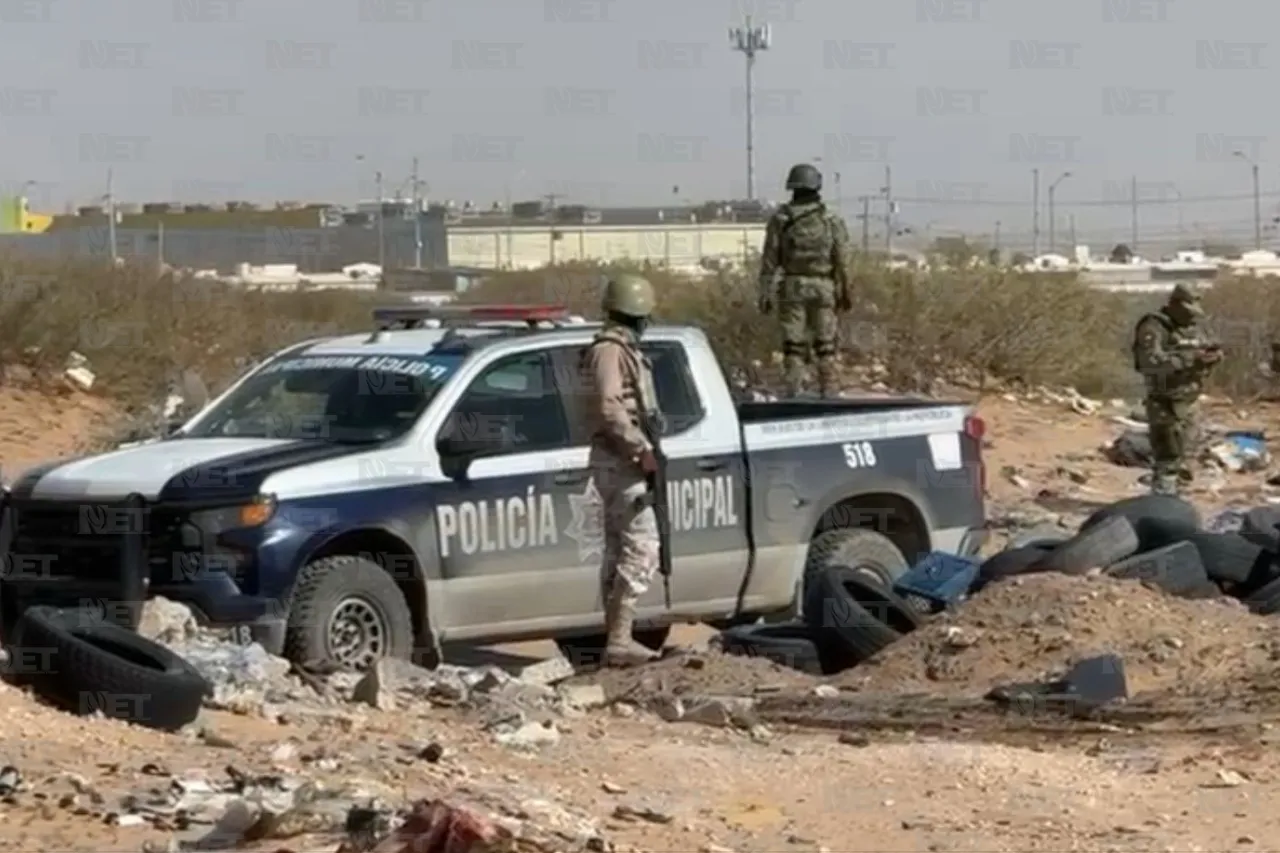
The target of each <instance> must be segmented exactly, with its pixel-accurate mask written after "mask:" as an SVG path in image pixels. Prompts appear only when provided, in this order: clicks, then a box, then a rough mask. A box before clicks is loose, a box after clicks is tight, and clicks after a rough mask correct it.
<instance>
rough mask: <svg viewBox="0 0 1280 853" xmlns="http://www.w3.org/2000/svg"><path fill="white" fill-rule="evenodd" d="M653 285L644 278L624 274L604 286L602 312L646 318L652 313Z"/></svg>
mask: <svg viewBox="0 0 1280 853" xmlns="http://www.w3.org/2000/svg"><path fill="white" fill-rule="evenodd" d="M654 302H655V300H654V296H653V285H652V284H650V283H649V279H647V278H645V277H644V276H640V275H635V274H633V273H624V274H622V275H617V276H614V277H613V278H611V279H609V282H608V283H607V284H606V285H605V286H604V310H605V312H606V313H608V312H615V313H618V314H625V315H627V316H628V317H648V316H649V315H650V314H652V313H653V305H654Z"/></svg>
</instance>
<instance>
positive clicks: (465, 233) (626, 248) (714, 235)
mask: <svg viewBox="0 0 1280 853" xmlns="http://www.w3.org/2000/svg"><path fill="white" fill-rule="evenodd" d="M557 230H558V231H559V233H560V234H561V238H560V239H559V240H556V241H555V242H554V244H553V242H552V240H551V230H550V229H548V228H547V227H546V226H540V227H536V228H530V227H527V226H526V227H518V228H511V229H506V228H456V227H454V228H449V229H448V232H447V233H448V240H449V263H450V265H452V266H464V267H481V268H485V269H511V268H521V269H530V268H535V267H540V266H543V265H545V264H548V263H551V262H564V261H577V260H592V261H604V262H610V261H622V260H631V261H637V262H640V261H648V262H650V263H654V264H666V265H669V266H672V267H691V266H697V265H698V263H699V262H700V261H701V260H702V259H703V258H725V259H728V260H731V261H735V262H741V261H742V259H743V258H744V256H745V255H747V254H751V253H758V252H759V251H760V248H761V246H762V245H763V244H764V231H765V226H764V224H763V223H759V224H757V223H744V224H735V223H705V224H698V225H684V224H681V225H642V226H632V227H620V226H599V225H594V226H592V225H569V226H563V227H559V228H557Z"/></svg>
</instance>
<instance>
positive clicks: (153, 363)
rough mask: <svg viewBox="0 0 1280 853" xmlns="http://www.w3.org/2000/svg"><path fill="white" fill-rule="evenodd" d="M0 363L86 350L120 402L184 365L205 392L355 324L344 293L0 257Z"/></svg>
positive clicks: (363, 314) (354, 302)
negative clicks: (255, 364) (253, 365)
mask: <svg viewBox="0 0 1280 853" xmlns="http://www.w3.org/2000/svg"><path fill="white" fill-rule="evenodd" d="M0 296H2V299H0V367H11V366H14V365H18V366H23V367H26V368H31V369H34V370H36V371H37V372H38V373H43V372H46V371H51V370H57V369H60V368H61V367H62V366H63V365H64V364H65V363H66V361H67V358H68V356H69V354H70V353H71V352H78V353H80V354H82V355H84V356H85V357H86V358H87V359H88V361H89V366H90V368H91V369H92V370H93V372H94V373H95V374H96V376H97V379H98V383H99V386H100V388H101V389H102V391H103V393H106V394H109V395H111V396H113V397H115V398H117V399H118V400H119V401H120V402H121V403H122V404H124V405H125V407H126V408H130V407H133V406H135V405H138V404H142V403H150V402H154V401H156V400H157V399H160V398H162V397H163V395H164V393H165V392H166V390H167V388H168V387H169V384H170V382H171V381H172V380H173V379H174V377H175V376H176V375H177V374H179V373H180V372H181V371H182V370H184V369H194V370H195V371H196V372H197V373H199V374H200V375H201V377H202V378H203V379H204V380H205V382H206V383H207V384H209V385H210V386H211V387H213V388H219V387H222V386H224V385H225V384H226V383H227V382H229V381H230V380H231V379H233V378H234V377H235V376H236V375H237V374H238V373H239V372H240V370H241V369H242V368H243V366H244V365H245V364H246V363H247V362H249V361H251V360H254V359H257V358H261V357H262V356H264V355H267V354H269V353H271V352H274V351H275V350H277V349H279V348H280V347H282V346H285V345H286V344H289V343H292V342H296V341H300V340H305V339H307V338H310V337H318V336H321V335H326V334H333V333H335V332H338V331H342V330H354V329H363V328H367V327H368V323H369V300H368V299H367V298H361V297H360V296H358V295H354V294H352V293H350V292H339V291H319V292H312V293H261V292H252V291H246V290H243V289H241V288H235V287H231V286H228V285H224V284H221V283H219V282H216V281H208V280H201V279H193V278H185V277H175V276H172V275H157V274H156V273H155V272H154V271H150V270H144V269H139V268H137V267H131V266H122V267H119V268H116V269H112V268H110V267H108V266H105V265H103V264H101V263H86V262H82V261H66V262H61V263H48V262H37V261H27V260H23V259H20V258H7V259H0Z"/></svg>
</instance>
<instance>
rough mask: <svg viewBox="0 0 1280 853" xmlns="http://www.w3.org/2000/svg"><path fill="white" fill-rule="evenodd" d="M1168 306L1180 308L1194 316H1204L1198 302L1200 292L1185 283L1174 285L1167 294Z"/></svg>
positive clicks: (1201, 306)
mask: <svg viewBox="0 0 1280 853" xmlns="http://www.w3.org/2000/svg"><path fill="white" fill-rule="evenodd" d="M1169 304H1170V305H1176V306H1181V307H1183V308H1185V309H1186V310H1187V311H1188V312H1189V313H1191V314H1193V315H1195V316H1201V315H1203V314H1204V307H1203V305H1202V304H1201V302H1200V291H1198V290H1196V289H1195V287H1193V286H1192V285H1189V284H1186V283H1185V282H1179V283H1178V284H1176V285H1174V288H1173V291H1172V292H1171V293H1170V294H1169Z"/></svg>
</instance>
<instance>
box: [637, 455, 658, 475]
mask: <svg viewBox="0 0 1280 853" xmlns="http://www.w3.org/2000/svg"><path fill="white" fill-rule="evenodd" d="M636 464H637V465H639V466H640V470H641V471H643V472H644V473H646V474H653V473H656V472H657V470H658V457H656V456H654V455H653V451H652V450H646V451H645V452H644V453H641V454H640V456H639V458H637V459H636Z"/></svg>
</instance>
